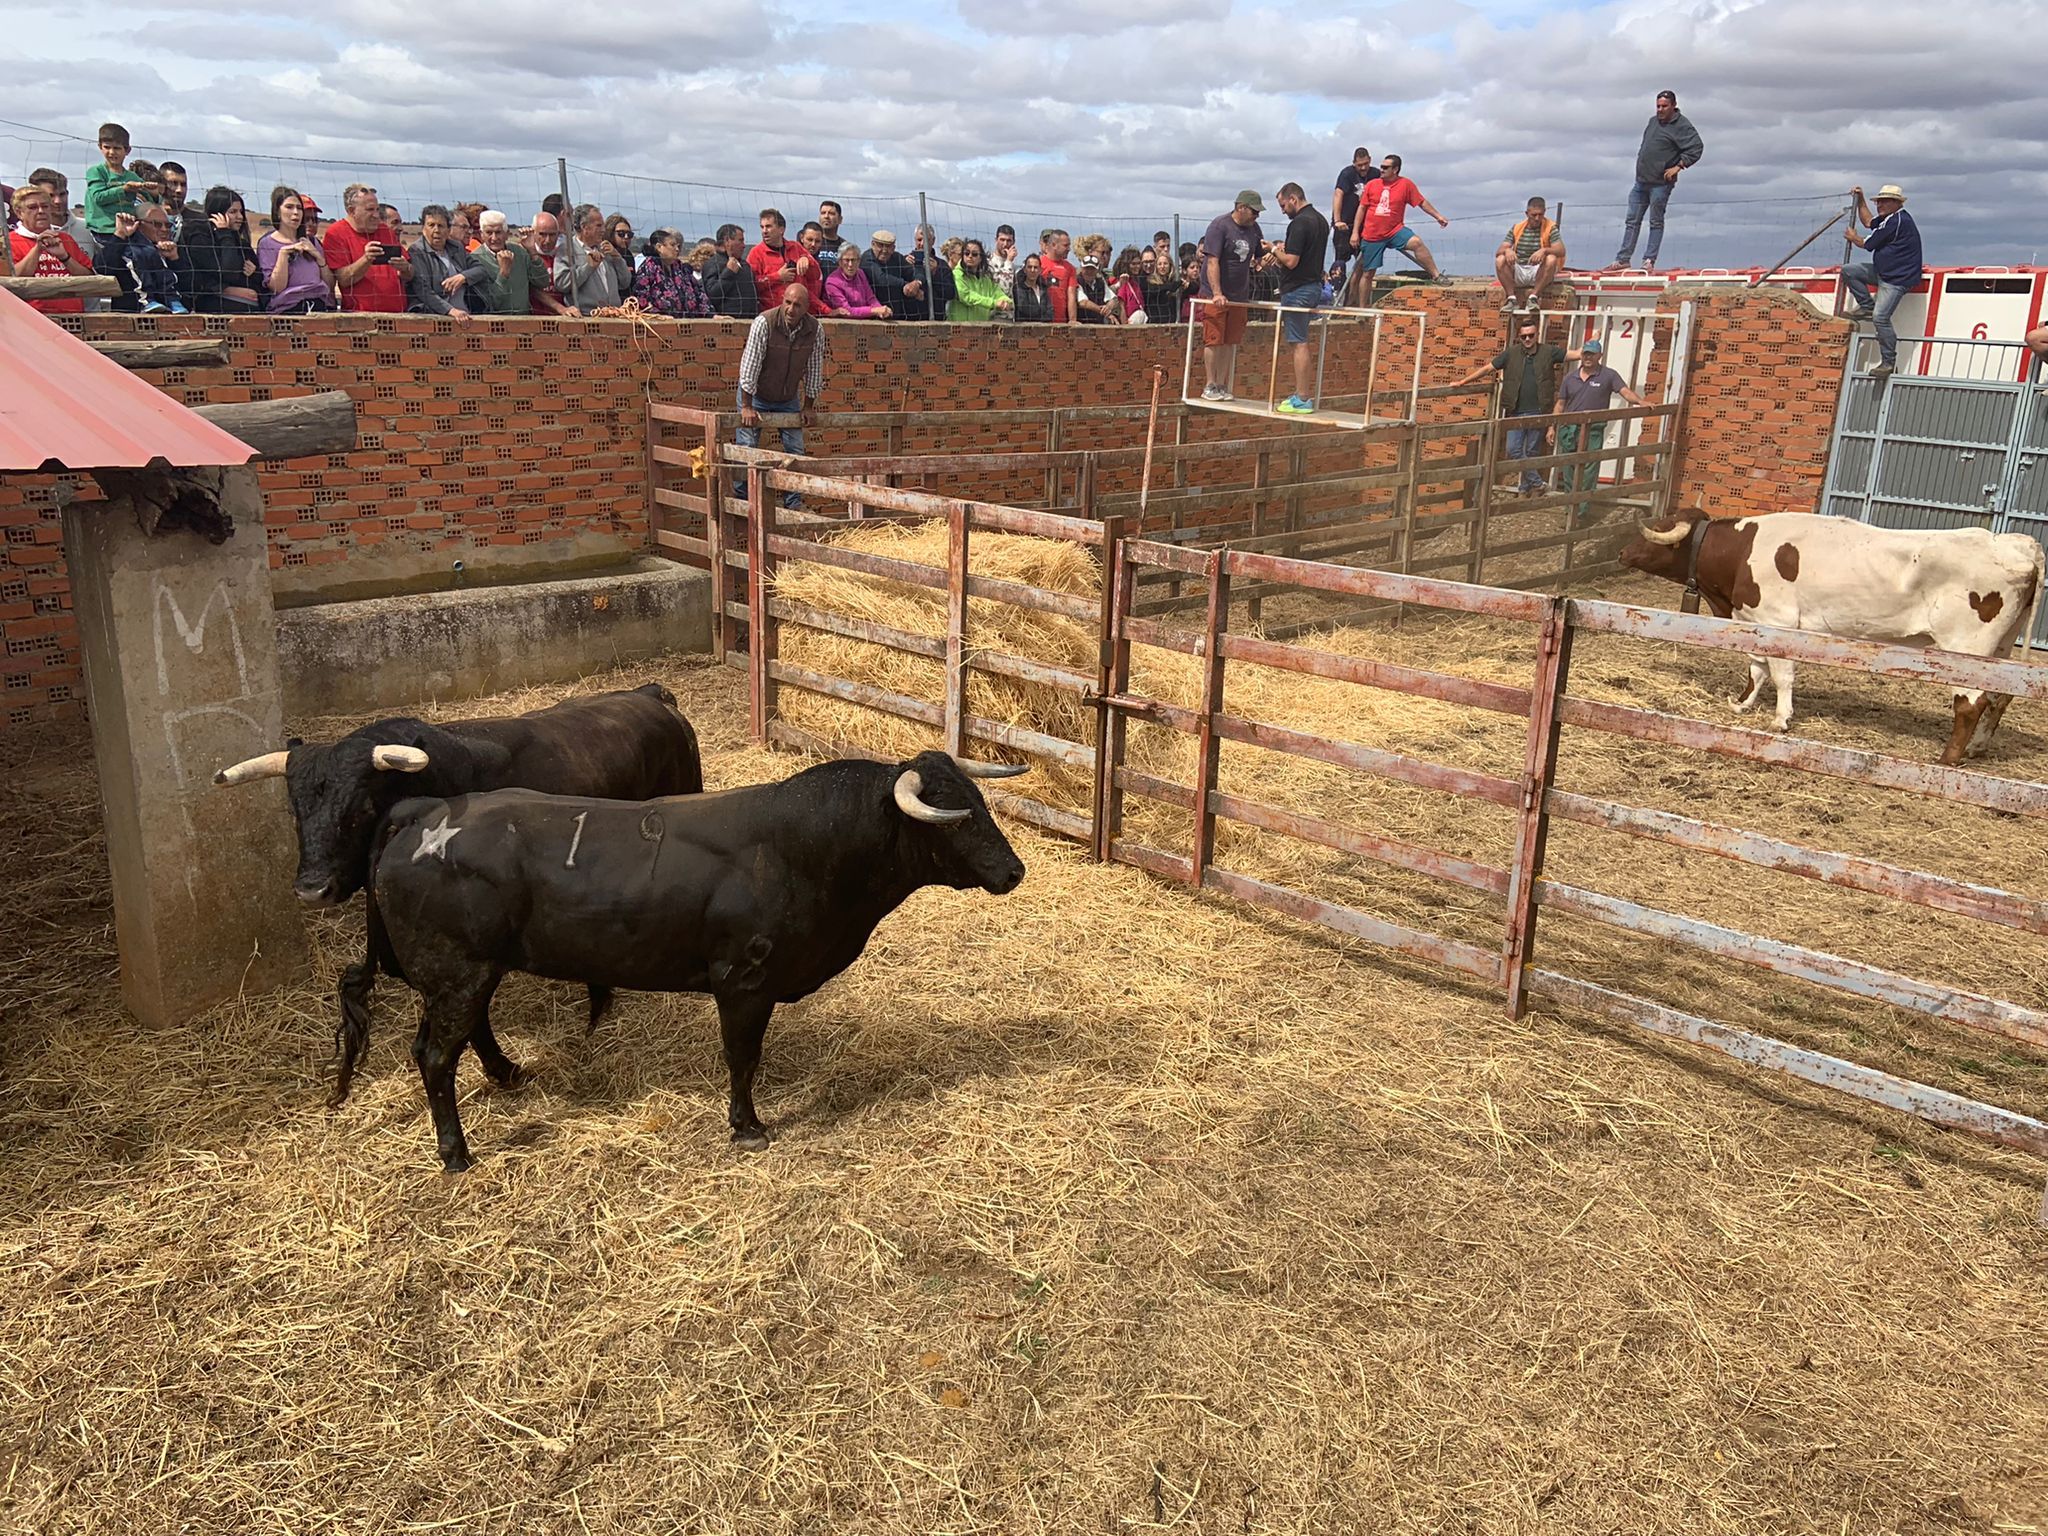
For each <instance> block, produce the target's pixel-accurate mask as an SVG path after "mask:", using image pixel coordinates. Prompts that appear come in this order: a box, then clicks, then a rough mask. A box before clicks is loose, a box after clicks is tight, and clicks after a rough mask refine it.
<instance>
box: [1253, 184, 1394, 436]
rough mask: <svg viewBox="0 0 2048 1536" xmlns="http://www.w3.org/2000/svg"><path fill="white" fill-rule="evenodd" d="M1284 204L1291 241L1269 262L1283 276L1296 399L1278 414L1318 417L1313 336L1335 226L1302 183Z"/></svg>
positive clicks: (1282, 198) (1270, 253) (1270, 244)
mask: <svg viewBox="0 0 2048 1536" xmlns="http://www.w3.org/2000/svg"><path fill="white" fill-rule="evenodd" d="M1279 203H1280V211H1281V212H1282V213H1284V214H1286V215H1287V238H1286V239H1284V240H1278V241H1275V240H1268V241H1267V242H1266V257H1265V260H1266V263H1267V264H1269V265H1271V266H1273V267H1275V268H1277V269H1278V271H1279V274H1280V307H1281V316H1280V318H1281V330H1282V332H1283V334H1284V339H1285V340H1286V341H1287V342H1288V343H1289V344H1290V345H1291V346H1292V347H1293V348H1294V393H1293V394H1291V395H1289V396H1288V397H1287V398H1286V399H1285V400H1282V401H1280V402H1279V404H1277V405H1275V406H1274V407H1273V409H1274V410H1276V411H1279V412H1280V413H1281V414H1282V415H1285V416H1310V415H1313V414H1314V413H1315V408H1316V397H1315V385H1314V383H1312V382H1311V380H1312V377H1313V375H1312V373H1311V370H1310V368H1309V347H1308V335H1309V326H1310V323H1311V322H1312V321H1313V319H1314V317H1315V312H1316V311H1317V310H1319V309H1321V308H1322V307H1323V263H1324V262H1325V261H1327V260H1328V259H1329V255H1330V221H1329V220H1328V219H1326V218H1324V217H1323V216H1322V215H1321V214H1320V213H1318V212H1317V211H1316V208H1315V205H1314V204H1313V203H1311V202H1310V201H1309V200H1308V194H1307V193H1306V192H1304V191H1303V190H1302V189H1301V183H1300V182H1298V181H1290V182H1289V183H1287V185H1286V186H1284V187H1282V188H1281V189H1280V192H1279ZM1369 411H1370V407H1368V412H1369Z"/></svg>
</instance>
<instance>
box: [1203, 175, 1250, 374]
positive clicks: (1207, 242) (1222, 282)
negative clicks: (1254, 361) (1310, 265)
mask: <svg viewBox="0 0 2048 1536" xmlns="http://www.w3.org/2000/svg"><path fill="white" fill-rule="evenodd" d="M1265 211H1266V200H1265V199H1264V198H1262V197H1260V196H1259V194H1258V193H1256V192H1253V191H1251V190H1250V189H1246V190H1245V191H1243V192H1240V193H1238V194H1237V201H1236V203H1235V204H1233V205H1232V207H1231V210H1230V212H1228V213H1219V214H1217V215H1216V217H1215V218H1213V219H1211V220H1210V221H1209V228H1208V230H1207V231H1206V232H1205V233H1204V234H1203V236H1202V257H1201V269H1200V272H1201V278H1200V286H1199V288H1198V290H1197V292H1196V294H1195V297H1196V299H1197V300H1198V301H1200V302H1201V310H1202V372H1203V376H1204V377H1205V378H1206V379H1207V381H1208V382H1207V383H1206V384H1204V385H1203V387H1202V398H1203V399H1204V400H1208V401H1211V402H1214V401H1219V400H1229V399H1232V398H1234V397H1233V396H1232V394H1231V393H1230V386H1231V383H1232V381H1233V378H1234V376H1235V374H1236V372H1237V349H1238V345H1239V343H1241V342H1242V341H1243V340H1244V328H1245V322H1246V321H1247V320H1248V319H1249V318H1250V312H1249V311H1248V310H1247V309H1246V308H1245V306H1246V305H1247V304H1249V303H1250V302H1251V297H1252V268H1253V267H1254V266H1255V265H1256V264H1257V263H1258V262H1259V261H1261V260H1262V259H1263V258H1264V255H1265V246H1266V241H1265V236H1264V235H1263V234H1262V233H1261V232H1260V230H1259V215H1260V214H1262V213H1264V212H1265Z"/></svg>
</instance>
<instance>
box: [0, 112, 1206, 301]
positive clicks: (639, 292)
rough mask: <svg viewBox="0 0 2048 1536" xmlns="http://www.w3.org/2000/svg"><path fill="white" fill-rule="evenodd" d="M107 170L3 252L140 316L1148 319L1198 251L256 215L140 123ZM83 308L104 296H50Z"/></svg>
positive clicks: (1005, 228)
mask: <svg viewBox="0 0 2048 1536" xmlns="http://www.w3.org/2000/svg"><path fill="white" fill-rule="evenodd" d="M99 147H100V154H101V163H100V164H98V165H95V166H94V167H93V168H92V170H91V172H90V174H89V175H88V176H87V178H86V185H85V189H84V195H83V201H82V203H81V204H80V205H79V206H78V209H77V211H76V212H75V213H74V212H73V204H72V202H71V191H70V183H69V179H68V178H67V177H66V176H65V175H64V174H63V173H62V172H60V171H56V170H53V169H49V168H41V169H37V170H35V171H32V172H31V173H30V174H29V177H28V179H27V184H26V185H24V186H23V187H21V188H20V189H18V190H16V191H14V192H13V193H12V195H11V198H10V199H9V200H8V203H9V206H8V224H9V234H10V238H9V240H8V241H7V243H6V245H5V247H0V260H4V261H5V265H6V266H7V268H8V269H9V270H10V271H18V272H20V273H22V274H24V275H28V274H34V275H40V276H57V275H65V274H69V275H74V276H85V275H91V274H95V273H96V274H99V275H102V276H110V277H113V278H114V279H115V280H116V282H117V283H118V285H119V287H120V295H119V297H118V298H115V299H113V300H111V301H107V302H108V307H111V308H112V309H114V310H116V311H121V312H127V313H142V314H166V313H168V314H184V313H187V312H188V311H189V312H197V313H200V314H256V313H265V312H267V313H270V314H292V315H301V314H313V313H318V312H321V311H327V310H362V311H371V312H383V313H394V314H396V313H413V314H430V315H439V316H443V317H446V318H448V319H451V320H455V321H457V322H460V323H467V322H469V321H470V320H472V319H473V318H475V317H478V316H489V315H560V316H569V317H576V316H605V315H617V314H622V313H623V314H632V313H642V314H654V315H667V316H673V317H676V318H679V319H699V318H704V319H708V318H712V317H727V318H733V319H751V318H752V317H753V316H755V315H757V314H760V313H762V312H764V311H766V310H770V309H773V308H774V307H775V306H776V305H777V304H778V303H780V301H781V297H782V294H783V291H784V289H786V288H787V287H788V286H790V285H791V284H797V285H799V286H801V287H802V288H803V290H804V292H805V295H806V298H807V307H808V310H809V313H811V314H812V315H814V316H816V317H818V318H820V319H827V318H833V319H852V320H876V321H899V322H900V321H917V320H927V321H949V322H951V323H953V324H998V325H1145V324H1171V323H1174V322H1177V321H1179V320H1181V319H1184V318H1185V317H1186V315H1187V313H1188V308H1189V304H1190V301H1191V300H1192V299H1193V298H1194V296H1195V294H1196V291H1197V288H1198V277H1199V256H1198V253H1197V251H1196V248H1195V247H1194V246H1193V245H1192V244H1187V245H1182V246H1180V247H1178V249H1176V248H1175V246H1174V243H1173V240H1172V237H1171V236H1170V235H1169V234H1168V233H1167V232H1166V231H1164V230H1161V231H1160V232H1158V233H1157V234H1155V235H1154V236H1153V239H1152V243H1151V244H1149V245H1146V246H1142V247H1140V246H1136V245H1129V246H1125V247H1124V248H1123V249H1122V250H1121V251H1119V250H1117V249H1116V247H1115V245H1114V244H1113V242H1112V241H1111V240H1110V239H1109V237H1108V236H1106V235H1099V234H1084V235H1081V236H1080V237H1079V238H1078V239H1076V238H1075V237H1073V236H1071V235H1070V234H1069V233H1068V232H1067V231H1065V230H1062V229H1046V230H1042V231H1040V232H1039V235H1038V241H1037V249H1036V250H1035V251H1026V250H1024V249H1022V248H1020V246H1019V244H1018V239H1017V232H1016V230H1015V229H1014V228H1013V227H1012V226H1010V225H1008V224H1003V225H1000V226H999V227H998V228H997V229H996V230H995V231H994V238H993V240H992V241H983V240H982V239H980V238H978V237H976V238H954V239H947V240H944V241H941V240H940V238H939V236H938V233H937V232H936V231H935V230H933V229H931V228H930V227H928V226H927V227H920V228H916V229H913V230H912V231H911V232H910V242H909V249H908V250H907V251H905V250H901V249H899V248H898V242H897V238H896V235H895V234H894V232H892V231H890V230H887V229H876V230H873V231H871V232H870V233H869V234H868V236H867V238H866V240H865V243H863V242H862V241H861V240H859V239H858V238H855V237H852V236H850V235H849V234H847V233H845V232H843V231H842V227H841V226H842V224H843V222H844V212H843V210H842V209H841V207H840V205H839V204H838V203H837V202H836V201H833V200H831V199H827V200H826V201H824V202H822V203H821V204H819V207H818V211H817V217H816V218H815V219H811V220H807V221H806V222H804V223H803V224H802V226H801V227H800V228H799V229H797V230H796V232H795V233H794V235H792V234H791V232H790V225H789V221H788V219H787V218H786V217H785V216H784V214H783V213H782V212H781V211H780V210H779V209H774V208H764V209H762V210H761V212H760V215H759V220H758V229H757V234H758V238H751V239H750V237H749V234H748V232H747V231H746V230H744V229H742V228H741V227H740V226H739V225H737V224H726V225H723V226H721V227H720V228H719V229H718V230H717V231H716V232H715V233H714V234H713V235H712V236H711V237H710V238H709V239H705V240H698V241H689V240H686V239H685V238H684V236H683V235H682V233H681V232H680V231H678V230H675V229H667V228H663V229H654V230H649V231H648V232H647V233H646V234H645V235H644V236H642V235H639V234H637V233H636V232H635V230H634V228H633V224H632V221H631V220H630V219H628V218H626V217H625V216H624V215H622V214H617V213H614V214H610V215H607V214H606V213H605V211H604V210H603V209H601V208H599V207H598V206H597V205H595V204H592V203H584V204H580V205H576V206H573V207H565V206H564V200H563V199H562V198H561V197H560V196H550V197H548V198H547V199H545V200H544V201H543V203H542V205H541V207H540V209H539V210H538V211H537V212H535V213H533V214H532V215H531V216H530V217H529V218H528V219H526V220H525V221H524V222H516V221H515V220H514V218H513V217H512V216H511V215H509V214H507V213H506V212H504V211H502V210H499V209H493V208H490V207H488V206H486V205H485V204H483V203H478V202H459V203H455V204H453V205H452V206H451V205H449V204H443V203H430V204H428V205H426V206H425V207H423V208H420V209H419V210H417V213H418V218H417V221H416V222H415V223H412V224H406V223H403V222H401V217H400V210H399V209H397V208H396V207H394V206H392V205H391V204H389V203H386V202H384V201H382V200H381V199H380V197H379V196H378V193H377V189H376V188H375V187H372V186H367V185H361V184H358V185H352V186H349V187H347V188H346V189H344V191H343V192H342V194H341V199H340V206H339V209H338V210H337V213H336V216H334V217H332V218H328V217H327V216H326V214H325V212H324V211H323V210H322V208H321V207H320V205H319V204H318V203H317V202H315V201H314V199H313V198H312V197H311V196H309V195H307V194H306V193H305V192H303V191H301V190H300V189H298V188H296V187H288V186H279V187H274V188H272V189H271V191H270V200H269V205H268V211H267V213H266V212H265V211H264V208H263V205H262V204H261V203H259V204H258V205H257V212H256V213H255V214H254V215H252V214H251V213H250V211H249V209H248V206H247V203H246V201H245V199H244V195H243V193H242V192H241V191H239V190H237V189H236V188H233V187H228V186H213V187H208V188H206V189H204V191H203V192H201V193H200V194H199V195H198V196H197V198H196V200H194V199H193V192H192V189H191V188H190V187H189V185H188V180H187V175H186V172H185V169H184V167H183V166H181V165H178V164H176V163H175V162H172V161H166V162H164V163H163V164H161V165H158V164H152V163H150V162H148V161H146V160H131V159H130V149H131V145H130V139H129V135H128V132H127V130H126V129H125V128H123V127H122V126H121V125H120V124H118V123H106V124H103V125H101V127H100V131H99ZM34 302H35V303H36V306H37V307H38V308H40V309H44V310H46V311H50V312H53V313H66V312H70V313H76V312H78V311H80V310H82V309H85V308H89V307H98V306H99V303H100V301H93V300H83V299H77V298H58V299H38V300H36V301H34Z"/></svg>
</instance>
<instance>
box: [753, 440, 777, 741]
mask: <svg viewBox="0 0 2048 1536" xmlns="http://www.w3.org/2000/svg"><path fill="white" fill-rule="evenodd" d="M767 479H768V475H767V472H766V471H765V470H764V469H763V468H762V467H761V466H760V465H758V464H750V465H748V466H747V614H748V627H749V629H750V630H751V631H752V633H750V634H749V635H748V637H747V652H748V659H749V661H750V662H751V666H750V668H749V675H750V677H751V678H752V683H753V686H752V687H750V688H749V689H748V690H747V692H748V695H749V697H748V703H749V704H750V706H751V713H752V724H753V728H754V740H756V741H759V742H766V741H767V740H768V722H769V720H770V719H771V718H772V717H773V716H774V713H775V696H774V692H773V690H774V687H775V679H774V678H773V677H772V676H771V675H770V672H771V669H772V668H773V667H774V665H775V626H774V623H773V621H772V620H771V619H770V618H769V615H768V596H769V590H768V589H769V587H770V585H771V584H772V582H773V580H774V556H773V555H772V554H771V553H770V552H769V548H768V545H769V541H770V540H771V539H772V538H773V537H774V534H775V507H774V504H773V503H771V502H770V501H769V500H768V488H767Z"/></svg>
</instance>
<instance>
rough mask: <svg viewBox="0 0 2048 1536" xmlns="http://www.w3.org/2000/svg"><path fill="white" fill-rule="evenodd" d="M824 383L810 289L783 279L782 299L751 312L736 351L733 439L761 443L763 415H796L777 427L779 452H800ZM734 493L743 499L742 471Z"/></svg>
mask: <svg viewBox="0 0 2048 1536" xmlns="http://www.w3.org/2000/svg"><path fill="white" fill-rule="evenodd" d="M824 388H825V331H824V327H822V326H820V325H819V324H818V317H817V316H816V315H814V314H812V313H811V295H810V290H808V289H807V288H805V287H804V285H803V284H802V283H796V282H791V283H785V284H784V285H783V288H782V299H781V302H780V303H778V304H777V305H776V306H775V307H774V308H773V309H771V310H767V311H765V312H764V313H762V314H759V315H756V316H755V317H754V321H753V324H751V325H750V326H748V327H747V345H746V349H745V350H744V351H742V352H741V353H740V382H739V407H740V426H739V431H738V432H737V433H735V434H734V436H733V441H734V442H736V443H737V444H739V446H740V447H742V448H757V447H759V446H760V443H761V417H762V415H763V414H764V413H765V414H768V415H774V416H795V417H796V418H797V425H795V426H793V427H782V428H780V429H778V430H779V431H780V433H781V437H782V451H783V452H784V453H796V454H801V453H802V452H803V451H804V430H803V429H804V427H805V426H807V425H808V424H809V422H810V415H811V407H812V406H813V405H814V404H816V402H817V399H818V396H819V395H820V394H821V393H822V392H823V391H824ZM733 492H734V494H735V495H737V496H738V497H739V498H740V500H742V501H744V500H746V498H747V482H746V477H745V476H744V475H742V476H740V477H739V479H738V480H737V481H736V482H735V484H734V487H733ZM800 499H801V498H799V497H798V495H797V494H796V492H794V491H784V492H783V493H782V504H783V505H784V506H785V507H794V506H796V505H797V504H798V502H799V500H800Z"/></svg>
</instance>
